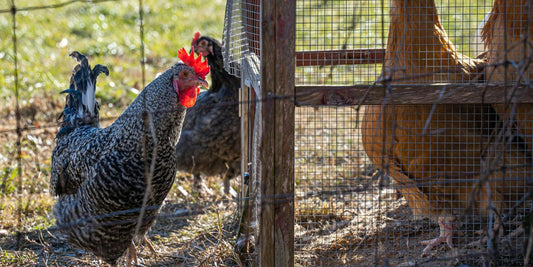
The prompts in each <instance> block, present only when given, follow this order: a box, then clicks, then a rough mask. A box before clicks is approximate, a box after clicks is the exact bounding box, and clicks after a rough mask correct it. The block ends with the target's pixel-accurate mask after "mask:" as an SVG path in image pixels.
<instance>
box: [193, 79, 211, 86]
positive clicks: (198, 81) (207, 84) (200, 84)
mask: <svg viewBox="0 0 533 267" xmlns="http://www.w3.org/2000/svg"><path fill="white" fill-rule="evenodd" d="M196 84H197V85H198V86H202V87H204V88H209V83H208V82H207V81H206V80H205V79H203V78H201V77H198V80H197V81H196Z"/></svg>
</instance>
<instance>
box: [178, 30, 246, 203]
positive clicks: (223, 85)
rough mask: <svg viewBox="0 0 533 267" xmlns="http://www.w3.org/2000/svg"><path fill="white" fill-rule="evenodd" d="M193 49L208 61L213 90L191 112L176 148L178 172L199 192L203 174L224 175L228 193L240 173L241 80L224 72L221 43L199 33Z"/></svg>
mask: <svg viewBox="0 0 533 267" xmlns="http://www.w3.org/2000/svg"><path fill="white" fill-rule="evenodd" d="M192 47H193V49H194V51H195V52H196V53H198V54H201V55H203V56H204V57H205V58H206V59H207V63H208V64H209V66H210V71H211V87H210V88H209V90H208V91H204V92H202V93H200V95H199V96H198V101H197V102H196V105H195V106H194V107H192V108H191V109H189V110H188V111H187V115H186V116H185V122H184V124H183V130H182V134H181V138H180V141H179V143H178V146H177V149H176V154H177V158H178V169H179V170H181V171H186V172H190V173H192V174H193V175H194V180H195V188H197V189H198V187H199V184H200V182H201V176H200V175H202V174H203V175H209V176H211V175H221V176H222V177H223V179H224V191H225V192H226V193H228V192H229V180H230V179H231V178H234V177H235V176H237V175H239V174H240V156H241V154H240V153H241V132H240V129H241V128H240V127H241V125H240V123H241V122H240V118H239V105H238V102H239V95H238V94H239V88H240V85H241V81H240V79H239V78H237V77H235V76H233V75H231V74H229V73H228V72H226V70H225V69H224V59H223V56H222V51H221V45H220V42H218V41H217V40H215V39H214V38H211V37H207V36H200V34H199V33H197V34H196V35H195V38H194V39H193V43H192Z"/></svg>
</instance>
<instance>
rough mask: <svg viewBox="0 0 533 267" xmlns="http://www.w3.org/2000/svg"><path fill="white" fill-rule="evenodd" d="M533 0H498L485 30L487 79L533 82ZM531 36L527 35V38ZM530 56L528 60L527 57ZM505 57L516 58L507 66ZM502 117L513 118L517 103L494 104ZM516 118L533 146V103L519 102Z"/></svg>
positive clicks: (514, 118) (494, 81)
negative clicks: (531, 64)
mask: <svg viewBox="0 0 533 267" xmlns="http://www.w3.org/2000/svg"><path fill="white" fill-rule="evenodd" d="M532 16H533V1H531V0H507V1H504V0H496V1H494V6H493V8H492V11H491V13H490V14H489V17H488V20H487V22H486V23H485V26H484V27H483V30H482V32H481V33H482V38H483V40H484V42H485V49H486V50H487V65H488V67H487V75H486V77H487V81H488V82H490V83H507V84H516V82H517V81H520V82H522V83H526V82H530V81H531V79H532V78H533V68H532V67H529V64H530V62H529V61H530V58H531V56H533V48H532V47H531V43H532V42H533V23H532V22H533V17H532ZM525 37H527V38H525ZM524 59H527V60H524ZM505 60H508V61H512V62H514V64H509V65H508V66H507V67H505V66H504V65H503V64H498V63H503V62H504V61H505ZM528 67H529V68H528ZM521 73H523V74H524V75H523V76H521V75H520V74H521ZM494 108H495V109H496V110H497V111H498V114H500V116H502V118H505V119H510V118H509V115H510V114H512V109H513V106H512V105H509V106H506V105H504V104H498V105H494ZM514 114H515V116H514V117H513V118H512V119H513V121H515V122H516V125H517V127H518V132H519V133H520V135H521V136H522V138H524V139H525V140H526V142H527V144H528V148H529V149H530V150H531V149H533V104H519V105H516V109H515V110H514Z"/></svg>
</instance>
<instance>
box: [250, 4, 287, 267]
mask: <svg viewBox="0 0 533 267" xmlns="http://www.w3.org/2000/svg"><path fill="white" fill-rule="evenodd" d="M295 18H296V2H295V1H294V0H272V1H266V0H264V1H261V85H260V86H261V96H260V100H261V101H262V103H261V106H262V107H261V109H260V118H261V123H260V128H261V131H262V133H261V139H260V144H259V150H258V153H259V155H258V158H259V163H258V164H260V166H259V168H258V171H259V172H260V174H259V175H260V184H259V187H260V201H261V202H260V207H259V214H258V217H259V218H258V219H259V227H260V229H259V236H258V237H259V240H258V241H259V242H258V249H259V253H258V257H259V259H258V261H259V264H260V265H261V266H293V265H294V97H292V96H293V95H294V71H295V58H296V57H295V30H296V26H295V24H296V19H295ZM283 96H288V97H283Z"/></svg>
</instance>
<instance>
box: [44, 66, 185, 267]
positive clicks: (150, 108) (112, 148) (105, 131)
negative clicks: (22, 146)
mask: <svg viewBox="0 0 533 267" xmlns="http://www.w3.org/2000/svg"><path fill="white" fill-rule="evenodd" d="M187 68H188V69H190V70H192V69H191V68H190V67H188V66H186V65H184V64H182V63H177V64H176V65H174V66H173V67H172V68H170V69H169V70H167V71H165V72H164V73H163V74H161V75H160V76H159V77H157V78H156V79H155V80H154V81H152V82H151V83H150V84H148V85H147V86H146V88H145V89H144V90H143V91H142V92H141V93H140V94H139V95H138V96H137V98H136V99H135V100H134V101H133V103H131V105H130V106H129V107H128V108H127V109H126V110H125V111H124V112H123V113H122V115H121V116H120V117H119V118H117V120H116V121H115V122H114V123H113V124H112V125H110V126H109V127H107V128H97V127H94V125H87V126H80V127H77V128H75V129H71V130H70V131H68V132H66V133H64V134H58V136H57V137H56V147H55V149H54V151H53V153H52V170H51V173H52V175H51V179H50V184H51V192H52V194H53V195H57V196H59V198H58V201H57V204H56V205H55V206H54V214H55V217H56V224H57V226H58V227H59V229H60V230H61V231H62V232H63V233H66V234H67V236H68V240H69V242H71V243H73V244H74V245H76V246H79V247H81V248H84V249H86V250H89V251H92V252H93V253H94V254H96V255H97V256H99V257H101V258H102V259H104V260H105V261H106V262H108V263H112V264H114V263H116V262H117V260H118V259H119V258H120V257H121V256H122V255H123V254H124V252H125V251H126V249H127V248H128V247H129V246H130V244H131V242H132V240H133V239H134V233H135V228H136V225H137V220H138V217H139V213H140V211H139V210H140V208H141V207H142V202H143V197H144V194H145V190H146V185H147V177H148V175H147V174H148V173H149V171H148V170H149V168H150V164H151V162H152V158H153V157H152V155H153V153H154V154H155V160H154V162H155V164H154V169H153V176H152V181H151V184H152V190H151V194H150V195H149V198H148V202H147V203H146V204H147V207H149V208H147V210H146V213H145V215H144V219H143V222H142V226H141V227H140V231H139V232H138V234H139V235H138V236H137V237H142V236H144V234H145V233H146V231H147V230H148V229H149V227H150V225H151V224H152V223H153V222H154V220H155V216H156V215H157V213H158V211H159V205H161V204H162V202H163V200H164V199H165V197H166V195H167V193H168V191H169V190H170V188H171V186H172V183H173V182H174V177H175V175H176V171H177V169H176V154H175V147H176V144H177V142H178V139H179V136H180V131H181V126H182V123H183V119H184V117H185V110H186V109H185V107H183V106H182V105H181V104H180V103H179V101H178V97H177V93H176V92H175V90H174V88H173V86H172V79H173V76H174V75H177V74H178V73H179V72H180V71H182V70H184V69H187ZM192 71H193V72H194V70H192ZM73 75H75V74H73ZM145 118H148V120H147V121H151V123H145ZM150 125H152V126H150ZM151 127H153V128H151ZM152 130H153V131H152ZM153 133H154V134H155V139H154V135H153ZM150 207H154V208H150ZM129 210H131V211H129Z"/></svg>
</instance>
